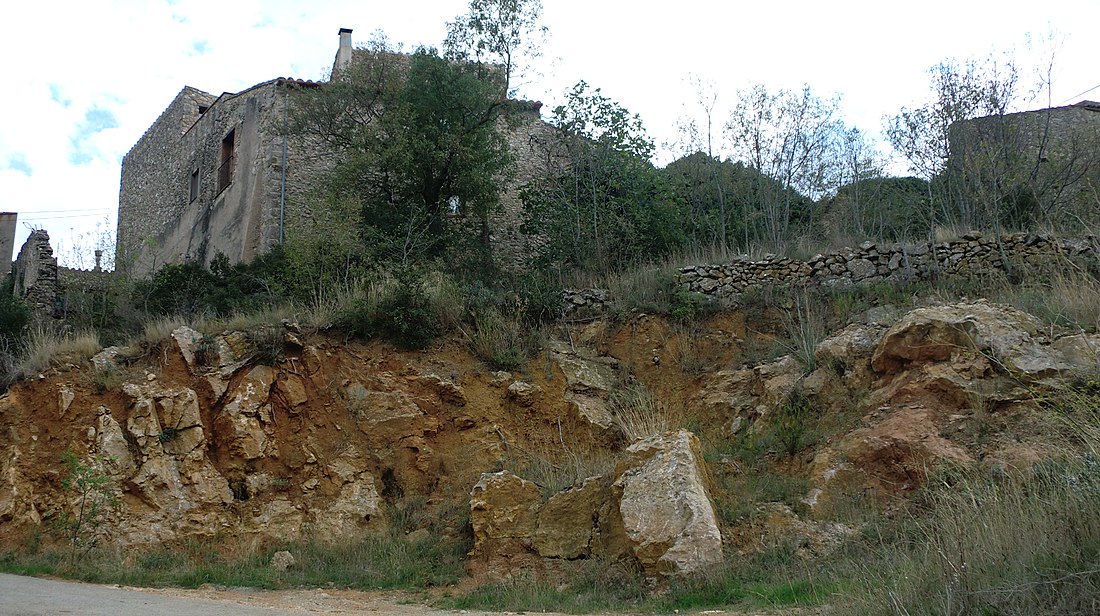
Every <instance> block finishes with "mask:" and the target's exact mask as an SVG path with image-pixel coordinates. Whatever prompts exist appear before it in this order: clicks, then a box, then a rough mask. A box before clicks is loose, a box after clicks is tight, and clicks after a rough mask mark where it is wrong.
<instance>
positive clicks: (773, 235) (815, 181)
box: [726, 85, 845, 248]
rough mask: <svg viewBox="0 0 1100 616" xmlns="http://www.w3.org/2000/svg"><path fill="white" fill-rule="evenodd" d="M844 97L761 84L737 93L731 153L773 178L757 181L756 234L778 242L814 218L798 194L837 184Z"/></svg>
mask: <svg viewBox="0 0 1100 616" xmlns="http://www.w3.org/2000/svg"><path fill="white" fill-rule="evenodd" d="M839 110H840V101H839V99H836V98H833V99H823V98H820V97H818V96H816V95H814V94H813V93H812V92H811V91H810V88H809V87H808V86H807V87H805V88H803V89H802V91H801V92H794V91H790V90H779V91H776V92H771V91H769V90H768V89H767V88H765V87H764V86H763V85H756V86H753V87H752V88H750V89H748V90H743V91H741V92H739V93H738V96H737V102H736V103H735V105H734V107H733V111H732V113H731V114H730V119H729V121H728V122H727V123H726V136H727V138H728V140H729V143H730V146H731V148H732V156H731V157H732V158H733V159H735V160H738V161H741V162H743V163H744V164H746V165H747V166H749V167H752V168H753V169H756V170H757V171H759V172H760V173H761V174H762V176H764V177H767V178H769V179H770V180H771V181H772V182H767V183H764V182H762V183H761V184H759V185H758V187H757V191H756V193H757V196H758V197H759V201H757V202H756V203H755V204H753V205H754V208H755V210H756V211H755V212H753V224H754V226H755V227H756V229H755V233H754V235H756V236H757V237H759V238H761V239H763V240H764V241H765V242H766V243H767V244H768V245H770V246H771V247H773V248H778V247H780V246H782V245H783V244H784V242H786V241H787V240H788V239H789V238H790V237H791V236H792V235H793V234H794V232H795V231H796V230H805V229H806V227H808V226H809V225H811V224H812V222H813V210H812V208H805V207H803V206H804V205H805V204H806V203H807V201H806V200H804V199H800V198H799V195H806V196H807V197H810V198H811V199H817V198H820V197H822V196H825V195H827V194H829V193H830V192H831V191H833V190H835V188H836V186H837V184H838V169H837V161H838V156H837V155H836V153H837V149H838V144H839V142H840V138H841V137H842V135H843V134H844V132H845V129H844V124H843V122H841V121H840V119H839Z"/></svg>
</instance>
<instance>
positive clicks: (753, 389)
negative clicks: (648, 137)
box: [0, 302, 1100, 575]
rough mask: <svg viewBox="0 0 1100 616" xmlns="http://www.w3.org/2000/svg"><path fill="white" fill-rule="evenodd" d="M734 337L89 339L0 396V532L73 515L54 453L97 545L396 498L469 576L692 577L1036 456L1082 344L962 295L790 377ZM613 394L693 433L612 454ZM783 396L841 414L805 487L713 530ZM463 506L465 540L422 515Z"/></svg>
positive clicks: (366, 509)
mask: <svg viewBox="0 0 1100 616" xmlns="http://www.w3.org/2000/svg"><path fill="white" fill-rule="evenodd" d="M753 335H759V334H754V333H753V331H751V330H750V329H747V328H746V327H745V323H744V316H743V315H738V314H726V315H720V316H718V317H715V318H713V319H711V321H710V322H709V323H707V324H706V326H705V327H704V331H703V333H701V334H700V333H699V332H692V333H690V334H689V333H687V332H685V331H684V330H682V329H677V328H675V327H673V326H671V325H670V324H668V323H667V322H665V321H663V320H661V319H657V318H653V317H644V316H641V317H635V318H634V319H632V320H630V321H628V322H627V323H626V324H624V325H621V326H611V325H609V324H608V323H604V322H598V323H591V324H586V325H583V326H578V327H577V328H576V329H574V330H573V331H572V332H570V335H569V336H568V337H567V338H566V339H563V340H562V341H556V342H555V341H552V342H550V343H549V344H548V345H547V348H546V349H545V351H544V353H543V354H542V355H541V356H540V357H538V358H536V359H535V360H533V361H532V362H530V365H529V366H527V368H526V370H525V371H524V372H523V373H520V374H510V373H506V372H491V371H489V370H487V369H485V368H483V367H482V366H481V365H480V364H479V363H477V361H476V360H475V359H474V358H472V357H471V356H470V354H469V353H468V352H467V351H466V349H465V346H464V345H463V344H461V343H460V342H459V341H450V342H447V343H445V344H443V345H442V346H441V347H439V348H436V349H433V350H430V351H425V352H417V353H408V352H399V351H396V350H394V349H392V348H389V347H387V346H385V345H384V344H382V343H378V342H375V343H371V344H366V345H359V344H343V343H336V342H334V341H331V340H327V339H325V338H323V337H319V336H312V337H311V336H307V335H306V334H304V333H303V332H301V331H300V330H299V329H298V328H296V327H295V326H294V325H292V324H286V325H285V326H284V327H282V328H280V329H279V331H278V336H277V339H276V340H275V341H274V343H273V344H276V345H277V346H278V347H279V350H280V352H281V356H282V359H280V360H278V361H275V362H269V363H270V364H273V365H266V364H264V363H262V362H260V360H259V358H260V357H264V356H267V357H270V356H272V355H274V354H272V353H269V352H262V351H264V349H263V348H260V345H259V344H258V343H257V342H256V341H255V338H250V337H249V336H247V335H244V334H241V333H233V332H227V333H224V334H221V335H217V336H209V335H204V334H201V333H199V332H197V331H194V330H191V329H189V328H179V329H177V330H176V331H175V332H173V335H172V337H171V338H169V339H167V340H166V341H164V342H163V343H161V344H160V345H159V346H157V347H155V348H146V349H120V348H111V349H106V350H104V351H103V352H102V353H100V355H98V356H97V357H96V358H95V359H94V360H93V365H90V366H77V365H63V366H58V367H56V368H55V369H54V370H51V371H50V372H49V373H46V374H42V375H40V376H39V377H38V378H36V379H33V380H30V381H26V382H23V383H19V384H17V385H15V386H13V387H12V388H11V389H10V390H9V391H8V392H7V393H6V394H5V395H4V396H3V397H0V435H3V437H2V438H0V543H3V544H8V545H10V544H15V543H18V542H19V541H20V540H21V539H22V537H24V536H25V535H26V533H28V532H34V531H35V530H37V529H42V528H44V527H47V526H48V525H49V524H50V522H51V520H57V519H59V518H60V517H61V516H62V515H63V514H64V513H66V512H70V511H71V510H72V507H73V495H72V493H71V492H69V491H66V490H65V489H64V488H63V486H62V479H63V475H64V468H63V466H62V465H61V463H60V459H61V457H62V455H63V454H64V453H65V452H73V453H74V454H76V455H77V457H78V458H80V459H81V460H84V461H86V463H87V464H90V465H93V466H95V467H96V468H97V469H98V471H99V472H101V473H103V474H104V475H106V476H109V477H110V479H111V482H112V485H114V486H116V487H117V489H118V493H119V495H120V497H121V506H120V507H119V508H118V509H116V510H111V511H110V512H109V513H108V514H107V517H105V518H104V519H103V523H102V524H101V525H99V526H98V527H97V532H100V533H102V535H103V538H104V539H106V540H109V541H112V542H115V543H117V544H120V545H123V546H140V545H145V544H155V543H163V542H171V541H174V540H180V539H183V538H187V537H218V538H219V540H227V541H228V540H238V539H239V540H247V541H260V542H282V541H289V540H294V539H307V538H308V539H316V540H320V541H329V542H336V541H350V540H354V539H355V538H356V537H359V536H362V535H364V534H366V533H371V532H378V531H381V530H383V529H386V528H388V527H389V526H390V525H392V524H395V523H398V522H395V521H394V520H393V519H392V515H391V514H392V513H393V512H395V511H403V510H405V509H407V508H409V507H418V508H421V509H424V510H426V511H428V512H429V513H430V515H425V516H421V517H420V518H418V519H419V520H421V521H420V522H417V523H418V524H420V525H421V527H420V528H412V527H407V528H406V527H403V528H401V530H403V531H406V532H418V533H420V534H424V533H425V532H432V533H439V534H441V535H443V536H450V537H458V536H460V535H463V534H465V533H466V532H468V531H467V528H468V529H470V530H472V535H473V543H472V552H471V555H470V569H471V571H473V572H475V573H480V572H484V573H493V574H497V575H500V574H506V573H507V572H509V571H513V570H515V568H516V567H519V566H531V567H538V566H541V565H540V563H545V562H547V561H548V560H550V561H552V560H555V559H577V558H589V557H607V558H619V559H627V560H632V561H633V562H635V563H636V564H637V566H639V567H640V568H641V569H642V570H644V571H645V572H646V573H647V574H651V575H667V574H685V573H692V572H695V571H700V570H705V569H706V568H708V567H712V566H715V565H716V564H718V563H720V562H721V561H722V560H723V554H724V553H725V554H728V553H730V552H731V551H738V550H741V551H743V550H748V549H752V545H753V544H754V542H755V543H759V540H760V536H761V533H758V532H757V530H759V529H758V528H757V526H754V525H760V524H764V525H766V526H767V529H766V531H765V532H764V534H767V533H778V534H783V533H786V534H788V535H792V536H795V537H799V538H801V539H800V542H801V544H804V545H810V546H817V547H815V548H814V549H828V546H830V545H833V544H835V543H836V541H835V539H836V538H837V537H840V536H843V535H844V533H846V532H849V531H850V529H848V528H844V527H842V526H837V525H835V524H833V523H832V522H830V521H829V519H828V518H829V516H830V513H829V512H830V511H831V509H830V508H831V507H832V506H833V505H835V504H836V503H838V502H841V501H842V500H843V499H846V498H852V497H859V498H871V499H873V500H875V501H876V502H881V503H884V504H885V505H886V506H889V503H891V502H894V500H895V499H897V498H899V497H903V496H904V495H905V494H907V493H908V492H909V491H911V490H912V489H914V488H915V487H917V486H919V485H920V484H921V483H922V482H923V481H924V480H925V478H926V477H927V473H928V472H929V470H930V469H934V468H935V467H936V466H937V465H939V464H942V463H952V464H961V465H977V464H982V465H989V466H996V467H998V468H1003V469H1011V468H1013V467H1017V466H1020V465H1027V464H1031V463H1034V462H1035V461H1036V460H1039V459H1042V458H1043V457H1044V456H1045V455H1046V452H1047V448H1048V443H1049V440H1044V434H1043V426H1044V425H1045V424H1044V423H1043V418H1042V412H1041V411H1040V410H1039V409H1038V408H1037V407H1036V405H1035V404H1034V401H1035V400H1036V399H1037V398H1038V397H1040V396H1041V395H1042V392H1044V391H1050V390H1051V389H1052V388H1057V387H1059V386H1060V384H1061V383H1063V382H1065V381H1067V380H1068V379H1071V378H1074V377H1075V376H1076V375H1081V374H1087V373H1092V372H1095V371H1096V370H1097V368H1098V367H1100V364H1098V362H1097V357H1098V355H1097V349H1098V348H1100V337H1097V336H1094V335H1085V334H1074V335H1065V336H1061V337H1057V336H1052V335H1051V333H1050V332H1049V331H1046V330H1044V328H1043V327H1041V325H1040V323H1039V322H1038V321H1037V320H1036V319H1034V318H1033V317H1031V316H1029V315H1026V314H1024V313H1021V312H1019V311H1018V310H1014V309H1011V308H1007V307H1003V306H997V305H994V304H990V303H986V302H971V303H960V304H953V305H946V306H934V307H927V308H920V309H917V310H913V311H910V312H909V313H907V314H904V315H900V316H891V315H890V313H889V311H885V312H884V311H872V313H868V314H867V315H865V318H864V319H862V320H861V322H856V323H853V324H851V325H849V326H848V327H846V328H845V329H843V330H840V331H838V332H836V333H835V334H834V335H833V336H831V337H829V338H828V339H826V340H824V341H823V342H821V343H820V344H819V345H818V347H817V349H816V354H817V357H816V359H817V361H816V365H817V368H816V370H814V371H813V372H810V373H809V374H805V371H804V370H803V367H802V366H800V365H799V364H798V363H797V362H796V361H795V360H794V359H792V358H791V357H786V358H782V359H780V360H778V361H773V362H770V363H765V364H760V365H745V356H744V350H745V348H746V347H747V346H748V345H749V343H750V342H751V340H750V338H751V337H752V336H753ZM686 349H691V350H692V352H695V353H701V354H705V356H706V365H708V366H713V367H714V369H705V370H701V371H699V370H691V371H685V370H684V369H683V365H684V363H683V362H682V361H681V362H677V361H674V358H676V357H678V356H681V357H682V356H683V355H684V354H685V352H686V351H685V350H686ZM268 350H270V349H268ZM738 365H741V366H742V367H740V368H734V367H732V366H738ZM627 385H630V386H635V387H636V386H640V385H644V386H645V387H646V388H648V390H649V391H650V392H652V393H653V394H654V395H655V396H656V398H658V400H659V401H660V403H661V404H660V406H659V409H660V410H659V412H662V413H665V414H667V415H669V416H673V417H674V418H673V419H671V420H670V421H671V422H672V423H674V424H678V425H685V426H692V429H693V430H694V431H695V432H697V433H698V436H697V435H696V434H692V432H688V431H686V430H682V429H681V430H676V429H673V430H671V431H668V432H663V431H661V432H656V433H652V434H649V435H643V436H644V438H641V439H640V440H637V441H636V442H631V440H630V439H629V438H628V437H627V434H633V432H632V431H631V430H626V429H624V425H623V420H624V417H622V416H621V413H622V409H621V407H620V406H618V405H617V402H616V400H617V398H616V395H617V392H619V391H621V390H622V389H623V388H624V387H626V386H627ZM793 400H798V401H800V402H798V404H801V405H804V406H805V407H806V408H809V409H812V411H813V416H814V417H816V418H817V420H820V421H825V420H828V419H829V418H839V417H842V416H843V417H847V418H849V419H847V420H844V421H840V420H839V419H837V421H836V422H835V424H836V425H839V426H841V428H839V429H837V430H836V431H834V432H833V433H831V434H829V435H828V437H827V438H825V439H824V440H823V441H821V442H820V443H818V444H817V445H816V446H815V447H813V448H812V449H809V450H797V451H798V454H797V456H796V457H794V458H791V459H789V460H788V461H787V462H785V463H784V465H783V470H784V472H787V473H789V474H793V475H797V476H799V477H801V478H804V479H805V480H806V481H807V482H808V485H809V486H810V487H809V490H808V492H807V493H806V494H805V495H803V496H802V497H801V498H802V500H801V502H802V503H803V504H804V507H803V506H801V505H800V506H799V507H798V508H797V509H798V510H797V511H795V510H792V509H791V508H790V507H788V506H786V505H782V504H778V503H770V504H768V503H765V504H761V507H762V509H761V510H760V511H761V514H760V515H758V516H753V517H752V519H751V520H749V521H744V520H740V521H739V520H735V519H729V518H728V517H727V518H723V515H722V513H721V511H718V510H716V506H715V503H716V502H721V501H722V500H723V494H722V492H721V491H722V489H723V487H722V486H723V485H725V484H724V483H723V481H721V480H724V479H726V478H728V477H730V476H735V475H736V474H738V473H744V472H745V470H744V469H743V468H740V467H739V466H738V465H737V463H736V462H735V461H729V460H727V459H726V457H724V456H723V455H719V454H717V453H714V452H720V451H729V450H730V448H731V447H733V446H734V444H736V443H738V442H741V441H740V440H739V439H743V438H745V437H746V435H749V436H751V435H755V434H762V433H764V432H766V431H768V430H770V429H774V427H775V425H776V422H781V421H785V420H784V419H783V417H785V415H784V413H786V412H787V410H786V409H789V407H790V406H791V405H792V404H793V402H792V401H793ZM822 418H824V419H822ZM666 419H668V418H666ZM672 427H674V428H675V426H672ZM976 435H980V436H981V437H980V438H978V437H977V436H976ZM699 437H702V440H700V438H699ZM708 452H711V453H708ZM600 460H602V461H603V462H602V463H600V462H599V461H600ZM585 461H587V462H589V463H586V464H582V463H579V462H585ZM563 478H564V480H563ZM716 479H718V480H716ZM462 510H465V511H468V512H469V522H468V523H469V527H464V525H465V524H466V522H465V521H464V516H462V515H455V516H452V517H447V515H446V512H448V511H451V512H454V511H462ZM432 517H435V518H437V519H443V520H445V522H443V523H440V522H438V521H437V522H435V523H434V525H433V524H430V523H429V522H427V521H424V520H428V519H431V518H432ZM402 519H403V520H408V519H410V518H409V516H403V518H402ZM400 523H401V524H408V523H409V522H407V521H403V522H400ZM746 524H747V525H748V526H746ZM739 525H740V526H739ZM749 526H752V529H756V530H752V529H750V528H749ZM750 535H751V537H752V539H751V540H750V539H748V538H749V537H750Z"/></svg>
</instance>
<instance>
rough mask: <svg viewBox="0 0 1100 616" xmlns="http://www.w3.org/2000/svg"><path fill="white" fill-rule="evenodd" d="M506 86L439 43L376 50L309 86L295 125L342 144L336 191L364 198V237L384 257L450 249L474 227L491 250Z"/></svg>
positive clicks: (334, 195)
mask: <svg viewBox="0 0 1100 616" xmlns="http://www.w3.org/2000/svg"><path fill="white" fill-rule="evenodd" d="M500 84H501V80H500V78H499V76H493V75H491V74H490V75H487V74H483V73H481V72H480V71H478V70H477V67H475V66H472V65H469V64H465V63H458V62H451V61H448V60H446V59H444V58H442V57H440V56H439V54H438V53H437V52H436V51H435V50H434V49H430V48H420V49H418V50H416V51H415V52H414V53H413V54H411V55H405V54H398V53H394V52H393V51H392V50H389V49H373V50H370V51H369V52H367V53H360V54H356V58H355V60H354V62H353V63H352V67H351V68H350V69H349V70H346V71H344V72H342V73H341V74H340V75H339V77H338V78H337V79H336V80H335V81H333V82H332V83H330V84H326V85H325V86H322V87H320V88H312V89H306V90H305V91H303V92H301V95H300V96H298V97H296V99H295V107H294V112H293V119H292V122H291V129H292V130H294V131H297V132H298V133H301V134H305V135H309V136H312V137H314V138H315V139H317V140H319V141H320V142H322V143H324V144H327V145H329V146H331V147H332V148H333V149H334V151H335V152H336V155H337V164H336V166H335V168H334V170H333V174H332V177H331V180H330V182H329V183H328V189H329V192H330V193H331V196H330V197H329V199H333V200H337V201H341V202H342V200H346V199H348V198H352V199H355V200H357V201H358V203H359V204H360V212H361V218H360V221H359V222H360V227H361V229H362V234H363V241H364V243H365V244H366V245H367V246H369V247H371V249H372V251H373V252H374V254H375V256H376V258H384V259H390V260H396V261H399V262H403V263H405V262H409V261H411V260H415V259H420V258H424V257H435V256H441V255H442V254H443V253H444V252H445V251H446V250H447V249H448V248H449V247H452V246H453V245H454V244H455V242H458V241H459V240H460V239H461V238H460V235H461V234H457V232H458V231H459V229H460V228H461V227H469V226H474V227H475V228H480V230H481V234H480V236H481V240H482V241H481V246H480V247H481V248H487V242H488V233H487V219H488V215H489V212H490V211H491V210H492V209H493V208H494V207H496V206H497V204H498V192H497V185H498V181H499V179H500V178H501V177H503V176H506V170H507V168H508V164H509V155H508V149H507V144H506V142H505V140H504V137H503V135H502V134H501V132H500V129H499V126H498V118H499V117H500V114H501V111H502V109H503V107H504V101H502V100H501V99H500V98H499V96H498V93H499V91H500ZM471 220H472V221H473V225H471V224H470V222H468V221H471Z"/></svg>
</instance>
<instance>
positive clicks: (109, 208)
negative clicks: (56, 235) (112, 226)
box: [17, 207, 115, 215]
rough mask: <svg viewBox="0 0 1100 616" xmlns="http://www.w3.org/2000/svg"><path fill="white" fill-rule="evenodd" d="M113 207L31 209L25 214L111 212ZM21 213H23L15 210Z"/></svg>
mask: <svg viewBox="0 0 1100 616" xmlns="http://www.w3.org/2000/svg"><path fill="white" fill-rule="evenodd" d="M114 209H115V208H113V207H94V208H80V209H78V210H31V211H29V212H26V213H27V214H68V213H70V212H111V211H114ZM17 213H18V214H20V215H22V214H23V213H20V212H17Z"/></svg>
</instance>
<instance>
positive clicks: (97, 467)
mask: <svg viewBox="0 0 1100 616" xmlns="http://www.w3.org/2000/svg"><path fill="white" fill-rule="evenodd" d="M61 462H62V463H63V464H64V465H65V470H66V474H65V478H64V479H62V480H61V485H62V487H63V488H65V490H66V491H67V492H69V493H70V494H71V495H72V496H73V507H74V509H75V511H74V512H72V513H70V512H64V513H62V514H61V518H60V520H59V521H58V525H59V527H60V528H61V529H62V530H63V531H64V533H65V535H66V537H67V538H68V540H69V543H70V545H71V546H72V549H71V551H70V552H69V561H70V564H73V563H75V562H76V561H77V559H78V558H79V557H82V556H85V555H87V553H88V552H89V551H90V550H92V549H93V548H95V547H96V546H97V545H98V544H99V540H100V532H99V531H100V527H101V526H102V525H103V523H104V522H105V519H104V518H105V517H106V515H107V513H108V511H109V510H110V509H113V508H116V507H118V505H119V500H118V495H117V493H116V489H115V486H114V483H113V482H112V480H111V477H110V476H109V475H107V474H106V473H105V472H104V471H103V466H104V465H105V464H106V463H107V460H105V459H103V458H95V457H93V458H90V459H88V460H83V461H82V460H80V459H79V458H77V457H76V454H75V453H73V452H72V451H66V452H65V454H64V455H63V456H62V457H61Z"/></svg>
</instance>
